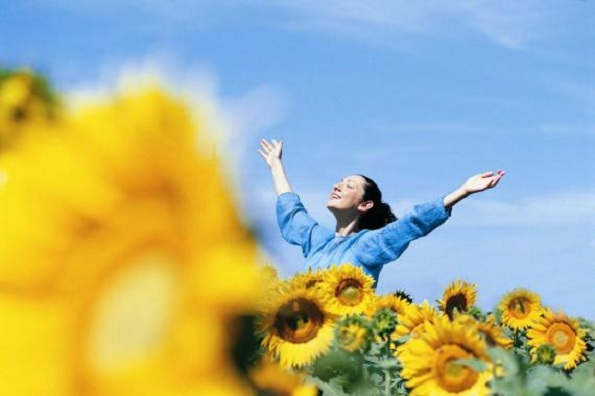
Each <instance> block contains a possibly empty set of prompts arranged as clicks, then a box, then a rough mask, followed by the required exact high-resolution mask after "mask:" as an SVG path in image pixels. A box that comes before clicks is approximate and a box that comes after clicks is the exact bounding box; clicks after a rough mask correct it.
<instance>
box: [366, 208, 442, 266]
mask: <svg viewBox="0 0 595 396" xmlns="http://www.w3.org/2000/svg"><path fill="white" fill-rule="evenodd" d="M450 213H451V212H450V210H447V209H446V208H445V207H444V199H443V198H439V199H435V200H433V201H430V202H427V203H424V204H420V205H416V206H414V208H413V210H412V211H411V212H409V213H407V214H406V215H405V216H403V217H402V218H400V219H399V220H397V221H395V222H393V223H390V224H388V225H386V226H385V227H383V228H380V229H378V230H373V231H368V232H366V234H365V235H363V236H362V237H361V238H360V240H359V241H358V243H357V246H356V249H355V255H356V257H357V258H358V259H359V260H361V262H362V263H363V264H365V265H382V264H386V263H388V262H390V261H394V260H396V259H397V258H399V256H400V255H401V254H402V253H403V252H404V251H405V249H407V247H408V246H409V243H410V242H411V241H413V240H415V239H417V238H421V237H423V236H425V235H428V234H429V233H430V232H431V231H432V230H434V229H435V228H436V227H438V226H440V225H442V224H444V222H446V220H448V218H449V217H450Z"/></svg>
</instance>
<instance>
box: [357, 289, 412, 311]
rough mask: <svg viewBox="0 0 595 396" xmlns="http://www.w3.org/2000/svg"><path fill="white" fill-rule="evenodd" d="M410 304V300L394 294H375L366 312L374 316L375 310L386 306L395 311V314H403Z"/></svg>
mask: <svg viewBox="0 0 595 396" xmlns="http://www.w3.org/2000/svg"><path fill="white" fill-rule="evenodd" d="M410 305H411V302H409V301H407V300H406V299H405V298H403V297H400V296H397V295H394V294H385V295H383V296H377V295H375V296H374V299H373V301H372V304H370V306H369V308H368V310H367V312H366V313H367V315H368V316H374V314H375V313H376V312H378V311H380V310H382V309H384V308H388V309H390V310H391V311H393V312H394V313H396V314H397V316H400V315H405V311H406V310H407V307H409V306H410Z"/></svg>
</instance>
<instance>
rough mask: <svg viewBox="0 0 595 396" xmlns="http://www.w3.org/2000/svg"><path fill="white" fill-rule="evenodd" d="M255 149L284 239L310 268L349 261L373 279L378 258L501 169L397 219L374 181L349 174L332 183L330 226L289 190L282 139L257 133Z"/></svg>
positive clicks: (402, 245) (399, 249)
mask: <svg viewBox="0 0 595 396" xmlns="http://www.w3.org/2000/svg"><path fill="white" fill-rule="evenodd" d="M260 146H261V149H260V150H259V153H260V155H261V156H262V157H263V158H264V159H265V161H266V163H267V165H268V166H269V168H270V169H271V174H272V177H273V183H274V185H275V190H276V192H277V220H278V223H279V227H280V229H281V233H282V235H283V237H284V238H285V240H286V241H287V242H289V243H291V244H294V245H299V246H301V247H302V252H303V254H304V257H305V258H306V264H307V266H308V267H310V268H326V267H329V266H331V265H333V264H344V263H351V264H354V265H356V266H358V267H361V268H362V269H363V270H364V272H365V273H366V274H368V275H370V276H372V277H373V278H374V280H375V283H377V282H378V277H379V275H380V271H381V270H382V267H383V266H384V264H387V263H389V262H391V261H394V260H396V259H397V258H399V256H401V254H402V253H403V252H404V251H405V250H406V249H407V247H408V246H409V243H410V242H412V241H413V240H415V239H418V238H421V237H423V236H425V235H427V234H429V233H430V232H431V231H432V230H434V229H435V228H436V227H438V226H440V225H442V224H443V223H444V222H445V221H446V220H447V219H448V218H449V217H450V213H451V209H452V207H453V205H455V204H456V203H457V202H459V201H460V200H462V199H464V198H466V197H468V196H469V195H471V194H473V193H476V192H480V191H485V190H487V189H490V188H493V187H495V186H496V185H497V184H498V182H499V181H500V179H501V178H502V177H503V176H504V172H503V171H501V170H498V172H496V173H494V172H485V173H481V174H478V175H475V176H472V177H470V178H469V179H468V180H467V181H466V182H465V183H463V184H462V185H461V186H460V187H459V188H457V189H456V190H454V191H453V192H451V193H450V194H447V195H446V196H444V197H440V198H436V199H434V200H432V201H429V202H427V203H423V204H420V205H416V206H415V207H414V208H413V210H412V211H411V212H410V213H408V214H406V215H405V216H403V218H401V219H399V220H397V218H396V216H395V215H394V214H393V213H392V211H391V209H390V206H389V205H388V204H386V203H384V202H382V193H381V191H380V189H379V188H378V186H377V185H376V183H375V182H374V181H373V180H372V179H370V178H368V177H366V176H363V175H351V176H348V177H345V178H344V179H342V180H341V181H340V182H338V183H336V184H335V185H334V186H333V188H332V190H331V193H330V196H329V201H328V203H327V208H328V209H329V210H330V212H331V213H332V214H333V215H334V216H335V220H336V227H335V230H334V231H332V230H329V229H327V228H324V227H322V226H320V225H319V224H318V223H317V222H316V220H314V219H313V218H312V217H310V216H309V215H308V213H307V212H306V209H305V208H304V205H303V204H302V202H301V200H300V198H299V196H298V195H297V194H295V193H294V192H293V190H292V189H291V185H290V183H289V180H288V179H287V175H286V174H285V170H284V167H283V162H282V160H281V157H282V152H283V142H278V141H276V140H272V141H271V142H269V141H267V140H265V139H263V140H261V142H260Z"/></svg>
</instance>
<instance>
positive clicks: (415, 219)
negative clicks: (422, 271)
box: [277, 192, 450, 283]
mask: <svg viewBox="0 0 595 396" xmlns="http://www.w3.org/2000/svg"><path fill="white" fill-rule="evenodd" d="M449 216H450V211H447V210H446V209H445V207H444V203H443V199H442V198H439V199H435V200H433V201H430V202H427V203H424V204H420V205H416V206H415V207H414V208H413V210H412V211H411V212H410V213H408V214H406V215H405V216H403V217H402V218H400V219H399V220H397V221H395V222H393V223H390V224H388V225H386V226H385V227H383V228H380V229H378V230H361V231H359V232H357V233H355V234H352V235H349V236H340V235H337V234H336V233H335V232H334V231H332V230H329V229H328V228H325V227H322V226H321V225H319V224H318V223H317V222H316V220H314V219H313V218H312V217H310V215H309V214H308V212H306V208H305V207H304V205H303V204H302V202H301V200H300V198H299V196H298V195H297V194H295V193H293V192H288V193H284V194H281V195H280V196H279V197H278V198H277V221H278V223H279V228H280V229H281V234H282V235H283V238H285V240H286V241H287V242H289V243H291V244H293V245H299V246H301V247H302V252H303V254H304V257H305V258H306V267H311V268H313V269H316V268H326V267H329V266H331V265H333V264H345V263H351V264H353V265H356V266H359V267H362V268H363V270H364V272H365V273H366V274H368V275H371V276H372V277H373V278H374V280H375V283H377V282H378V276H379V274H380V270H381V269H382V267H383V266H384V264H386V263H389V262H391V261H394V260H396V259H397V258H399V256H400V255H401V254H402V253H403V252H404V251H405V249H407V247H408V246H409V242H411V241H413V240H414V239H417V238H421V237H423V236H425V235H427V234H429V233H430V232H431V231H432V230H434V229H435V228H436V227H438V226H440V225H441V224H443V223H444V222H445V221H446V220H447V219H448V217H449Z"/></svg>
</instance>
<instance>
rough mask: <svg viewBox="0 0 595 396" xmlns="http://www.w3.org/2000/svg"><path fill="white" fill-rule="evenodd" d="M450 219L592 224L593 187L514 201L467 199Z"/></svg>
mask: <svg viewBox="0 0 595 396" xmlns="http://www.w3.org/2000/svg"><path fill="white" fill-rule="evenodd" d="M457 211H459V212H462V213H461V215H460V216H456V217H455V218H454V219H453V222H452V224H453V225H459V226H534V225H570V224H577V223H585V224H595V191H585V192H569V193H559V194H552V195H546V196H537V197H529V198H526V199H523V200H521V201H518V202H503V201H494V200H485V199H481V200H473V199H470V200H468V202H465V204H464V205H461V207H460V208H459V207H457Z"/></svg>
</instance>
